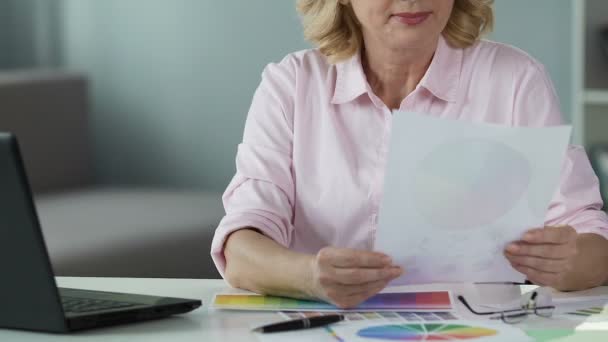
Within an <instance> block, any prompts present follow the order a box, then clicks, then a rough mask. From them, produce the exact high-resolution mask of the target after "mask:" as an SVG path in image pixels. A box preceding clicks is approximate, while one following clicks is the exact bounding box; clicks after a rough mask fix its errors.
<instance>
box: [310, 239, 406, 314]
mask: <svg viewBox="0 0 608 342" xmlns="http://www.w3.org/2000/svg"><path fill="white" fill-rule="evenodd" d="M311 271H312V279H311V284H310V288H311V292H312V295H313V296H314V297H316V298H319V299H322V300H325V301H327V302H329V303H332V304H334V305H336V306H337V307H339V308H341V309H347V308H353V307H356V306H357V305H359V304H361V303H362V302H364V301H365V300H366V299H368V298H370V297H372V296H373V295H375V294H376V293H378V292H380V291H381V290H382V289H384V288H385V287H386V285H387V284H388V283H389V282H390V281H392V280H393V279H396V278H398V277H399V276H401V275H402V274H403V269H402V268H401V267H399V266H395V265H393V264H392V260H391V258H390V257H389V256H387V255H385V254H382V253H377V252H369V251H360V250H353V249H343V248H335V247H326V248H323V249H321V250H320V251H319V253H317V255H316V256H314V257H313V258H312V260H311Z"/></svg>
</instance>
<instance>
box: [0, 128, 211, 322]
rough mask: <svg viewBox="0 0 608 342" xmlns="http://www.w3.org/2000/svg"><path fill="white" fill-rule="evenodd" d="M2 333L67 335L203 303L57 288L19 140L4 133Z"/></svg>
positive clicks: (0, 174) (0, 152)
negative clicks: (23, 332)
mask: <svg viewBox="0 0 608 342" xmlns="http://www.w3.org/2000/svg"><path fill="white" fill-rule="evenodd" d="M0 274H2V277H1V278H0V328H11V329H22V330H34V331H45V332H55V333H64V332H70V331H76V330H82V329H89V328H96V327H102V326H109V325H116V324H123V323H130V322H137V321H144V320H151V319H157V318H162V317H167V316H170V315H174V314H182V313H186V312H189V311H192V310H194V309H196V308H198V307H200V306H201V305H202V303H201V301H200V300H190V299H181V298H168V297H155V296H145V295H138V294H127V293H114V292H101V291H88V290H80V289H68V288H57V285H56V283H55V277H54V274H53V269H52V267H51V263H50V260H49V256H48V252H47V249H46V245H45V243H44V238H43V235H42V231H41V229H40V223H39V220H38V214H37V212H36V208H35V206H34V201H33V199H32V193H31V189H30V186H29V182H28V179H27V176H26V172H25V167H24V164H23V161H22V158H21V154H20V152H19V147H18V144H17V139H16V137H15V136H14V135H13V134H11V133H2V132H0Z"/></svg>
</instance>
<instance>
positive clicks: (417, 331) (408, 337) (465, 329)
mask: <svg viewBox="0 0 608 342" xmlns="http://www.w3.org/2000/svg"><path fill="white" fill-rule="evenodd" d="M497 334H498V331H496V330H494V329H488V328H481V327H474V326H470V325H459V324H389V325H381V326H374V327H369V328H365V329H361V330H359V331H358V332H357V336H359V337H363V338H370V339H376V340H386V341H459V340H474V339H477V338H482V337H488V336H494V335H497Z"/></svg>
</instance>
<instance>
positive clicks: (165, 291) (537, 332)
mask: <svg viewBox="0 0 608 342" xmlns="http://www.w3.org/2000/svg"><path fill="white" fill-rule="evenodd" d="M57 282H58V285H59V286H61V287H74V288H83V289H91V290H104V291H118V292H133V293H142V294H150V295H159V296H173V297H184V298H198V299H201V300H203V307H202V308H200V309H198V310H196V311H193V312H191V313H189V314H186V315H182V316H175V317H171V318H167V319H162V320H158V321H151V322H142V323H138V324H129V325H123V326H116V327H109V328H102V329H96V330H88V331H84V332H79V333H75V334H70V335H53V334H45V333H32V332H24V331H15V330H3V329H0V341H2V342H4V341H7V342H9V341H10V342H24V341H100V342H114V341H146V342H154V341H172V342H173V341H176V342H181V341H193V342H194V341H196V342H231V341H238V342H240V341H245V342H246V341H257V339H256V338H255V337H254V336H253V335H252V334H250V332H249V329H250V327H251V326H252V325H255V324H256V323H265V322H268V321H273V320H276V319H277V317H278V316H277V315H276V314H275V313H247V312H227V311H214V310H211V311H210V310H209V309H208V305H209V303H211V299H212V297H213V295H214V294H215V293H217V292H221V291H223V290H227V289H228V288H227V286H226V284H225V283H224V282H223V281H222V280H190V279H124V278H123V279H117V278H65V277H58V278H57ZM492 286H496V285H492ZM492 289H494V288H492ZM497 289H498V288H497ZM511 289H512V288H511ZM463 291H465V290H463ZM492 291H494V290H492ZM599 291H600V292H601V293H603V294H608V287H605V288H601V289H599ZM499 292H500V293H505V292H509V291H505V289H504V288H503V290H502V291H499ZM467 295H468V294H467ZM496 295H498V293H497V294H496ZM32 309H33V310H35V308H32ZM576 325H577V324H574V323H565V322H558V321H555V320H546V319H539V318H529V320H528V321H526V323H525V325H524V326H523V327H524V328H525V329H527V330H529V331H531V335H532V336H541V337H542V338H540V339H539V340H542V341H549V340H550V341H608V323H605V324H601V325H597V324H595V325H593V326H590V325H588V324H584V325H580V323H578V325H579V327H578V328H577V329H581V328H583V329H592V330H583V331H579V330H576V331H575V330H574V328H576ZM549 327H553V329H547V328H549ZM550 336H554V337H555V338H550V339H548V337H550Z"/></svg>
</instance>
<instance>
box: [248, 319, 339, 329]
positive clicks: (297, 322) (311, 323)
mask: <svg viewBox="0 0 608 342" xmlns="http://www.w3.org/2000/svg"><path fill="white" fill-rule="evenodd" d="M343 320H344V315H327V316H317V317H311V318H302V319H294V320H292V321H286V322H279V323H273V324H269V325H265V326H262V327H259V328H257V329H254V330H253V331H255V332H261V333H273V332H280V331H291V330H299V329H308V328H316V327H322V326H325V325H328V324H332V323H337V322H340V321H343Z"/></svg>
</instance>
